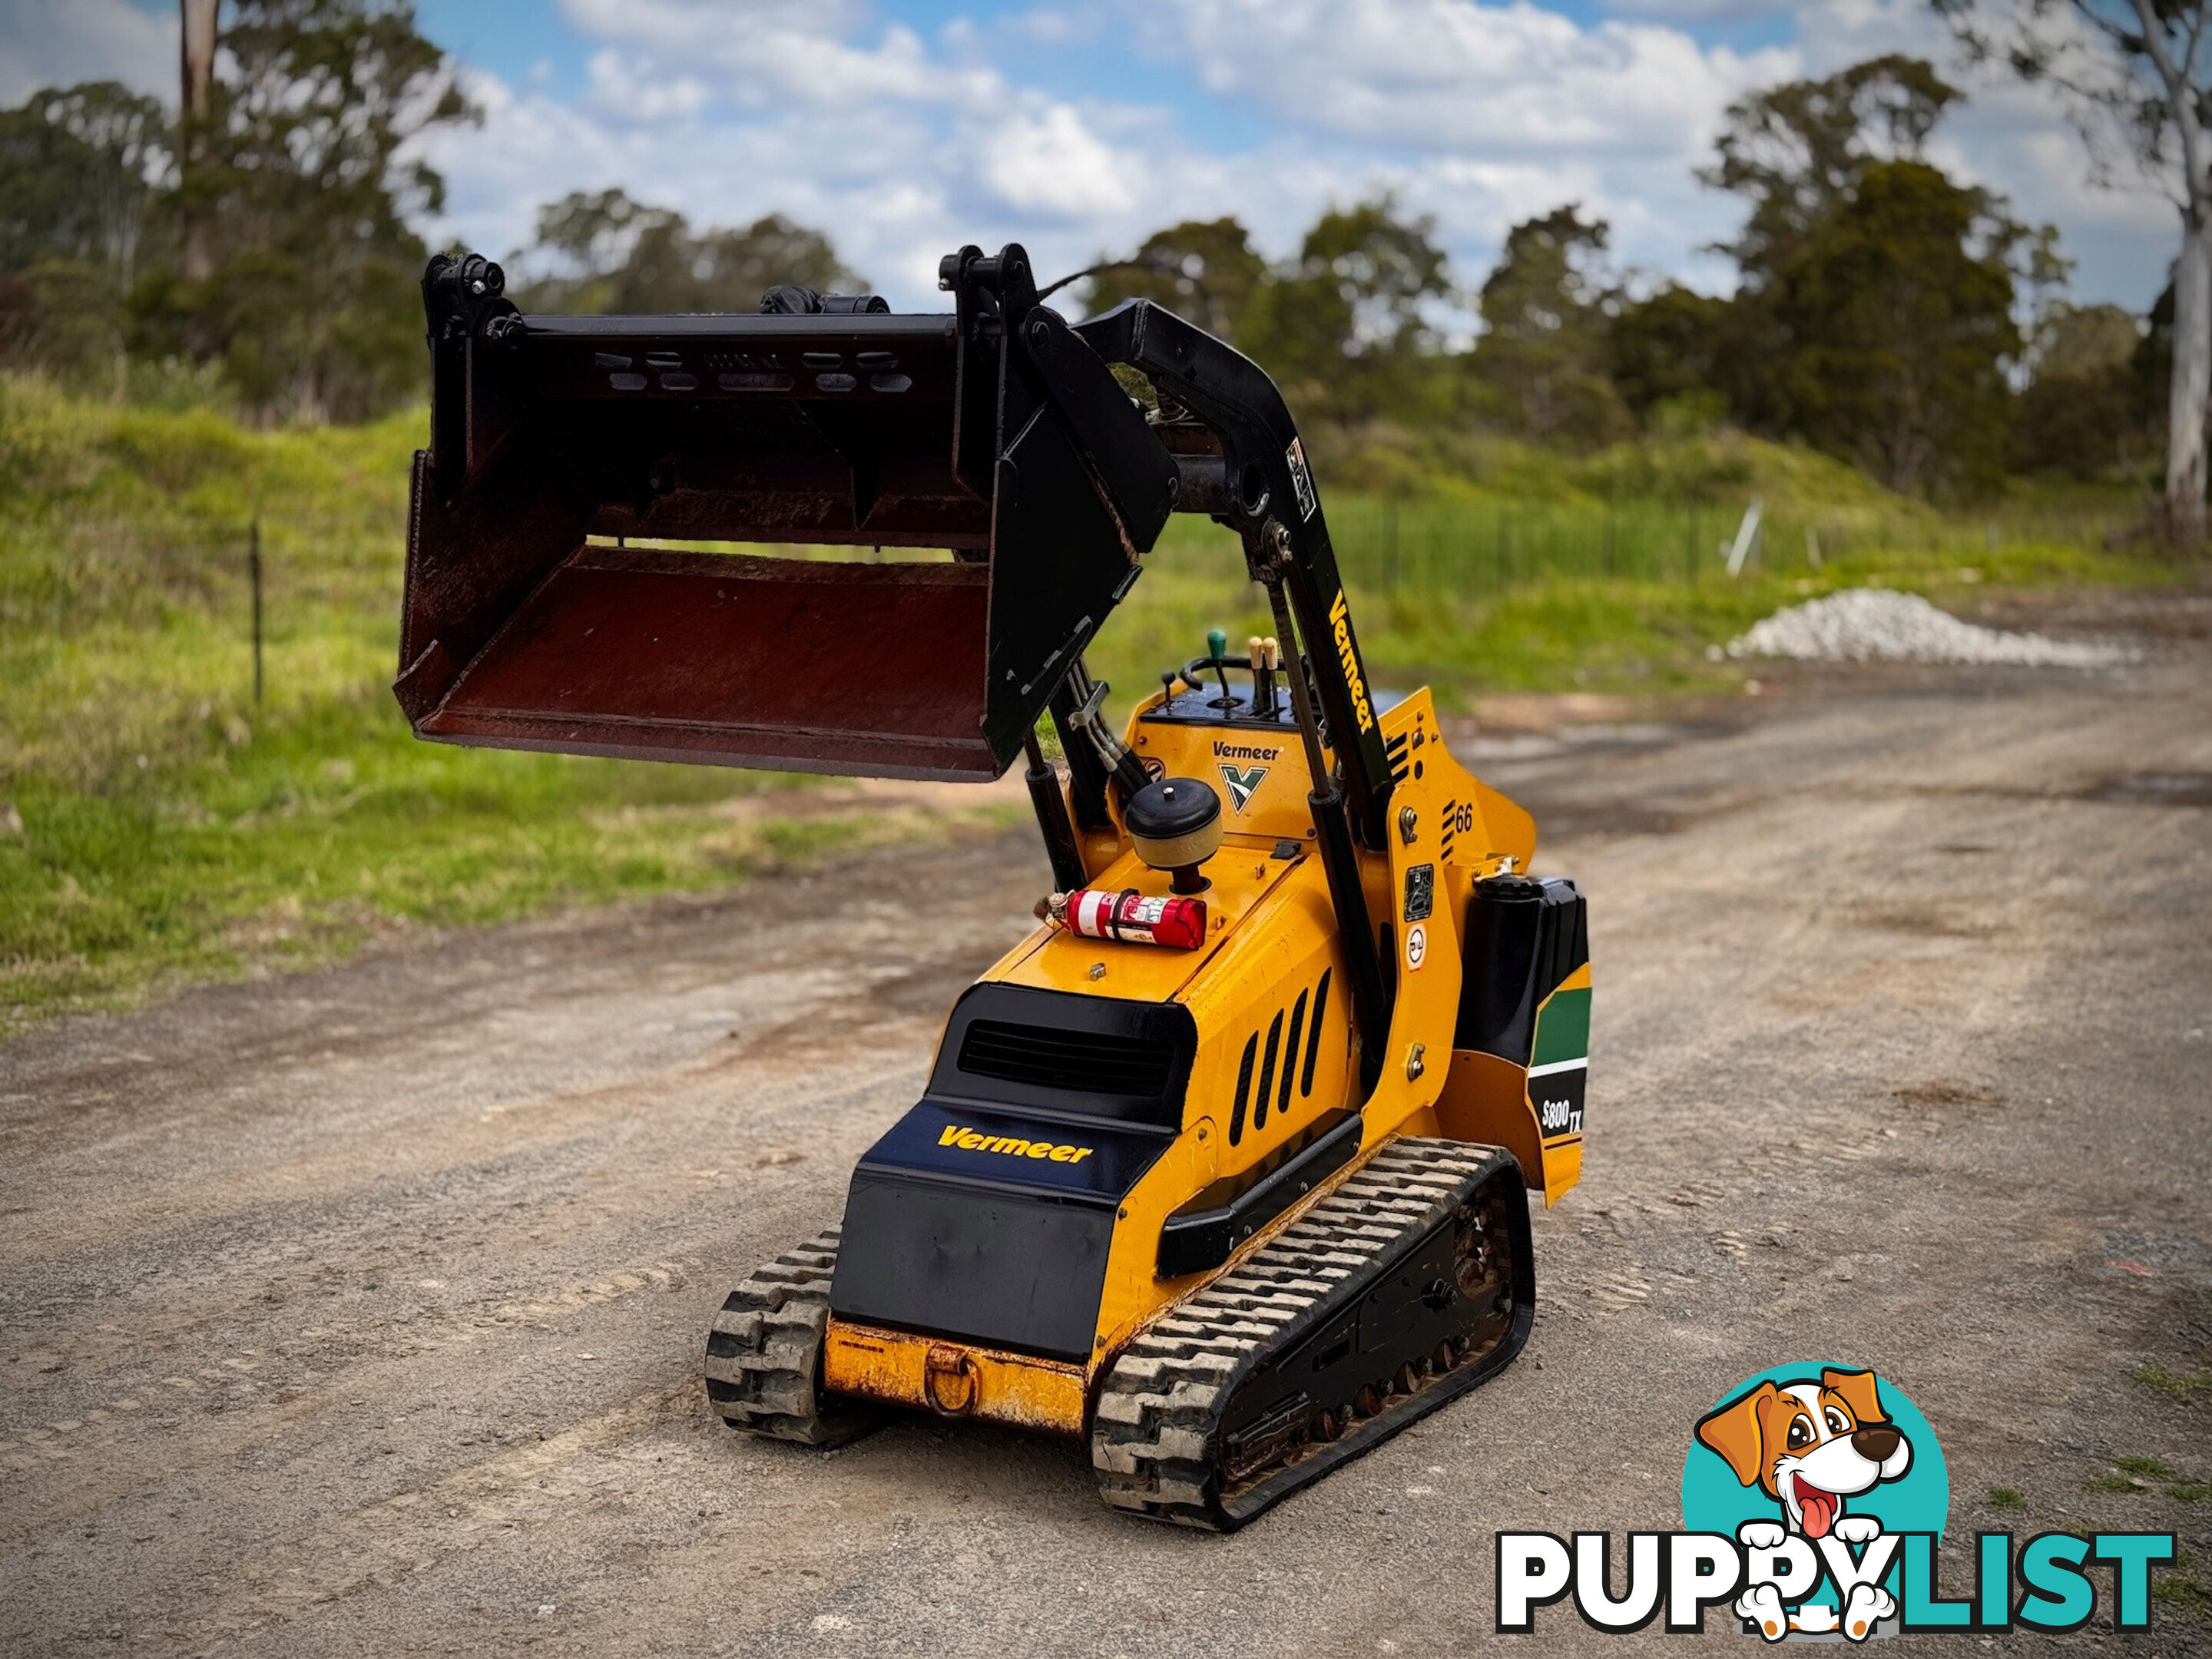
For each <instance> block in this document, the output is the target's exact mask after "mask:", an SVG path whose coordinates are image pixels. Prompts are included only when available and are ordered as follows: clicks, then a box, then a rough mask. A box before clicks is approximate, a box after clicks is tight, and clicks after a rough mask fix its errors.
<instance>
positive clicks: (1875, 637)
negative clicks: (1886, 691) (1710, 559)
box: [1728, 587, 2140, 668]
mask: <svg viewBox="0 0 2212 1659" xmlns="http://www.w3.org/2000/svg"><path fill="white" fill-rule="evenodd" d="M1728 653H1729V655H1730V656H1731V657H1790V658H1794V659H1796V660H1797V661H1799V662H1957V663H2015V664H2019V665H2024V666H2027V667H2031V668H2109V667H2112V666H2113V665H2116V664H2119V663H2125V662H2133V661H2135V660H2136V658H2137V656H2138V655H2139V654H2140V653H2137V652H2135V651H2133V650H2130V649H2129V648H2128V647H2125V646H2122V645H2112V644H2107V643H2104V642H2100V641H2071V640H2053V639H2046V638H2045V637H2044V636H2043V635H2040V634H2008V633H2005V632H2004V631H2002V629H1995V628H1980V627H1977V626H1976V625H1975V624H1974V623H1964V622H1960V620H1959V619H1958V618H1957V617H1954V616H1952V615H1951V614H1950V613H1949V612H1948V611H1939V610H1937V609H1936V607H1935V606H1934V605H1930V604H1929V603H1928V601H1927V600H1925V599H1922V598H1921V597H1920V595H1918V594H1917V593H1896V592H1891V591H1890V590H1888V589H1887V588H1881V587H1847V588H1844V590H1843V591H1842V592H1837V593H1831V594H1829V595H1828V596H1827V597H1826V599H1812V600H1809V601H1808V602H1807V603H1805V604H1803V605H1791V606H1790V608H1789V609H1788V610H1787V611H1776V612H1775V613H1774V614H1773V615H1772V616H1771V617H1766V618H1765V620H1764V621H1761V622H1757V623H1753V624H1752V626H1751V630H1750V632H1748V633H1747V634H1745V635H1741V637H1740V638H1738V639H1735V640H1733V641H1729V648H1728Z"/></svg>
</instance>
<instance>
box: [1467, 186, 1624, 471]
mask: <svg viewBox="0 0 2212 1659" xmlns="http://www.w3.org/2000/svg"><path fill="white" fill-rule="evenodd" d="M1610 234H1611V232H1610V229H1609V228H1608V227H1607V224H1606V222H1604V221H1603V220H1602V219H1592V220H1587V221H1586V220H1584V219H1583V216H1582V210H1581V208H1580V206H1579V205H1578V204H1569V205H1568V206H1565V207H1563V208H1559V209H1557V210H1554V211H1553V212H1551V213H1548V214H1547V215H1545V216H1543V217H1542V218H1541V219H1530V220H1528V221H1527V222H1524V223H1522V224H1518V225H1516V226H1514V227H1513V228H1512V229H1511V230H1510V231H1509V232H1508V233H1507V234H1506V237H1505V247H1504V252H1503V253H1502V254H1501V255H1500V256H1499V258H1498V265H1497V268H1496V269H1495V270H1492V272H1491V273H1490V276H1489V279H1488V280H1487V281H1486V282H1485V283H1483V285H1482V296H1481V300H1480V309H1481V312H1482V320H1483V323H1484V325H1485V327H1486V332H1485V333H1484V335H1483V337H1482V339H1481V341H1480V343H1479V344H1478V345H1477V346H1476V348H1475V353H1474V371H1475V374H1477V375H1478V376H1479V377H1480V379H1481V380H1484V381H1485V382H1486V383H1487V384H1488V385H1489V386H1492V387H1493V388H1495V389H1496V390H1497V391H1498V392H1499V393H1500V394H1501V396H1502V398H1503V400H1504V408H1505V410H1506V412H1507V415H1508V416H1509V418H1510V421H1511V422H1512V424H1513V425H1514V427H1515V428H1516V430H1518V431H1520V432H1522V433H1524V434H1526V435H1528V436H1529V437H1532V438H1534V439H1536V440H1538V441H1553V440H1559V439H1570V440H1574V441H1579V442H1581V443H1583V444H1600V443H1604V442H1607V441H1610V440H1612V439H1613V438H1617V437H1619V436H1620V435H1622V433H1623V431H1624V429H1625V428H1626V426H1627V424H1628V422H1627V416H1626V410H1625V409H1624V408H1623V407H1622V405H1621V402H1620V396H1619V394H1618V393H1617V392H1615V391H1614V390H1613V384H1612V382H1611V380H1609V379H1607V374H1606V368H1607V362H1606V349H1607V335H1608V333H1609V332H1610V331H1611V327H1612V319H1613V313H1614V312H1615V311H1616V310H1617V309H1618V308H1619V295H1618V292H1617V289H1616V288H1615V286H1614V284H1613V281H1612V279H1611V276H1610V275H1609V273H1608V272H1607V270H1606V267H1605V254H1606V243H1607V240H1608V238H1609V236H1610Z"/></svg>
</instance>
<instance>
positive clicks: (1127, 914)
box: [1048, 887, 1206, 951]
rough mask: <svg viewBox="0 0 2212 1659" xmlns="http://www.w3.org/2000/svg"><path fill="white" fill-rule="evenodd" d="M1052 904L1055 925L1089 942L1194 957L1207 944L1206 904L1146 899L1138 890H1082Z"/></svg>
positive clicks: (1190, 900) (1054, 898)
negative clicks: (1102, 941)
mask: <svg viewBox="0 0 2212 1659" xmlns="http://www.w3.org/2000/svg"><path fill="white" fill-rule="evenodd" d="M1048 903H1049V905H1050V908H1051V915H1052V919H1053V920H1054V921H1057V922H1059V923H1060V924H1061V925H1062V926H1064V927H1066V929H1067V930H1068V932H1070V933H1079V934H1081V935H1082V936H1083V937H1084V938H1085V939H1113V940H1115V942H1117V943H1119V944H1123V945H1165V946H1166V947H1167V948H1168V949H1169V950H1170V951H1195V950H1197V949H1198V947H1199V946H1200V945H1203V944H1205V943H1206V901H1205V900H1204V899H1202V898H1146V896H1144V895H1143V894H1142V893H1139V891H1138V890H1136V889H1135V888H1133V887H1132V888H1128V889H1127V890H1124V891H1122V892H1119V893H1109V892H1107V891H1105V890H1103V889H1102V888H1097V887H1079V888H1077V889H1076V890H1074V891H1073V892H1072V893H1064V894H1063V893H1054V895H1053V896H1052V897H1051V899H1050V900H1049V901H1048Z"/></svg>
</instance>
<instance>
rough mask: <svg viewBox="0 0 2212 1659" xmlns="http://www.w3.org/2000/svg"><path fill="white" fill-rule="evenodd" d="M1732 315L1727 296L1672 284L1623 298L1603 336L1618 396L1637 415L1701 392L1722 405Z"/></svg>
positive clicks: (1731, 307) (1727, 368)
mask: <svg viewBox="0 0 2212 1659" xmlns="http://www.w3.org/2000/svg"><path fill="white" fill-rule="evenodd" d="M1734 319H1735V307H1734V306H1732V305H1731V304H1730V303H1729V301H1726V300H1723V299H1718V298H1716V297H1714V296H1713V295H1707V294H1699V293H1698V292H1697V291H1696V290H1695V289H1686V288H1684V287H1682V286H1681V285H1680V284H1679V283H1668V284H1666V285H1665V286H1664V287H1662V288H1660V289H1656V291H1654V292H1653V293H1651V294H1650V295H1647V296H1645V297H1644V299H1641V300H1626V301H1622V303H1621V306H1620V314H1619V315H1618V316H1616V317H1615V318H1614V319H1613V327H1612V329H1611V330H1610V331H1608V333H1607V337H1606V369H1607V374H1608V376H1609V377H1610V379H1611V380H1612V381H1613V389H1614V390H1615V391H1616V392H1619V393H1620V398H1621V401H1622V402H1623V403H1625V404H1627V405H1628V407H1629V409H1630V410H1632V412H1634V413H1635V414H1636V415H1637V416H1639V417H1640V416H1648V415H1649V414H1650V412H1651V410H1653V409H1654V408H1655V407H1656V405H1658V404H1663V403H1667V402H1668V401H1670V400H1673V399H1677V398H1685V397H1688V396H1691V395H1692V394H1696V393H1701V392H1702V393H1709V394H1712V395H1714V396H1716V397H1718V398H1721V399H1722V401H1723V404H1725V403H1726V402H1727V401H1728V400H1727V398H1726V393H1725V391H1724V388H1725V387H1726V386H1728V384H1729V378H1730V376H1729V369H1730V367H1731V365H1730V364H1729V347H1730V335H1731V331H1732V326H1733V323H1734Z"/></svg>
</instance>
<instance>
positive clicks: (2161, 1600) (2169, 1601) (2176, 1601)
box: [2150, 1548, 2212, 1624]
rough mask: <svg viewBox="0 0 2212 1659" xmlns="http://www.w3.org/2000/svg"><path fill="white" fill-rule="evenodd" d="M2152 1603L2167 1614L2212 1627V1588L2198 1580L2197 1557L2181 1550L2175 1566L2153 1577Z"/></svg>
mask: <svg viewBox="0 0 2212 1659" xmlns="http://www.w3.org/2000/svg"><path fill="white" fill-rule="evenodd" d="M2150 1599H2151V1600H2152V1601H2155V1602H2157V1603H2158V1604H2159V1606H2160V1608H2161V1609H2162V1610H2163V1611H2164V1612H2166V1613H2179V1614H2181V1615H2182V1616H2183V1617H2185V1618H2187V1619H2191V1620H2197V1622H2198V1623H2200V1624H2212V1585H2208V1584H2207V1583H2205V1582H2204V1580H2203V1579H2202V1578H2200V1577H2197V1559H2196V1557H2195V1556H2194V1555H2193V1554H2192V1553H2191V1552H2190V1551H2188V1550H2186V1549H2182V1548H2177V1549H2176V1550H2175V1552H2174V1559H2173V1563H2172V1565H2170V1566H2164V1567H2160V1568H2159V1569H2157V1570H2156V1571H2154V1573H2153V1574H2152V1575H2151V1581H2150Z"/></svg>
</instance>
